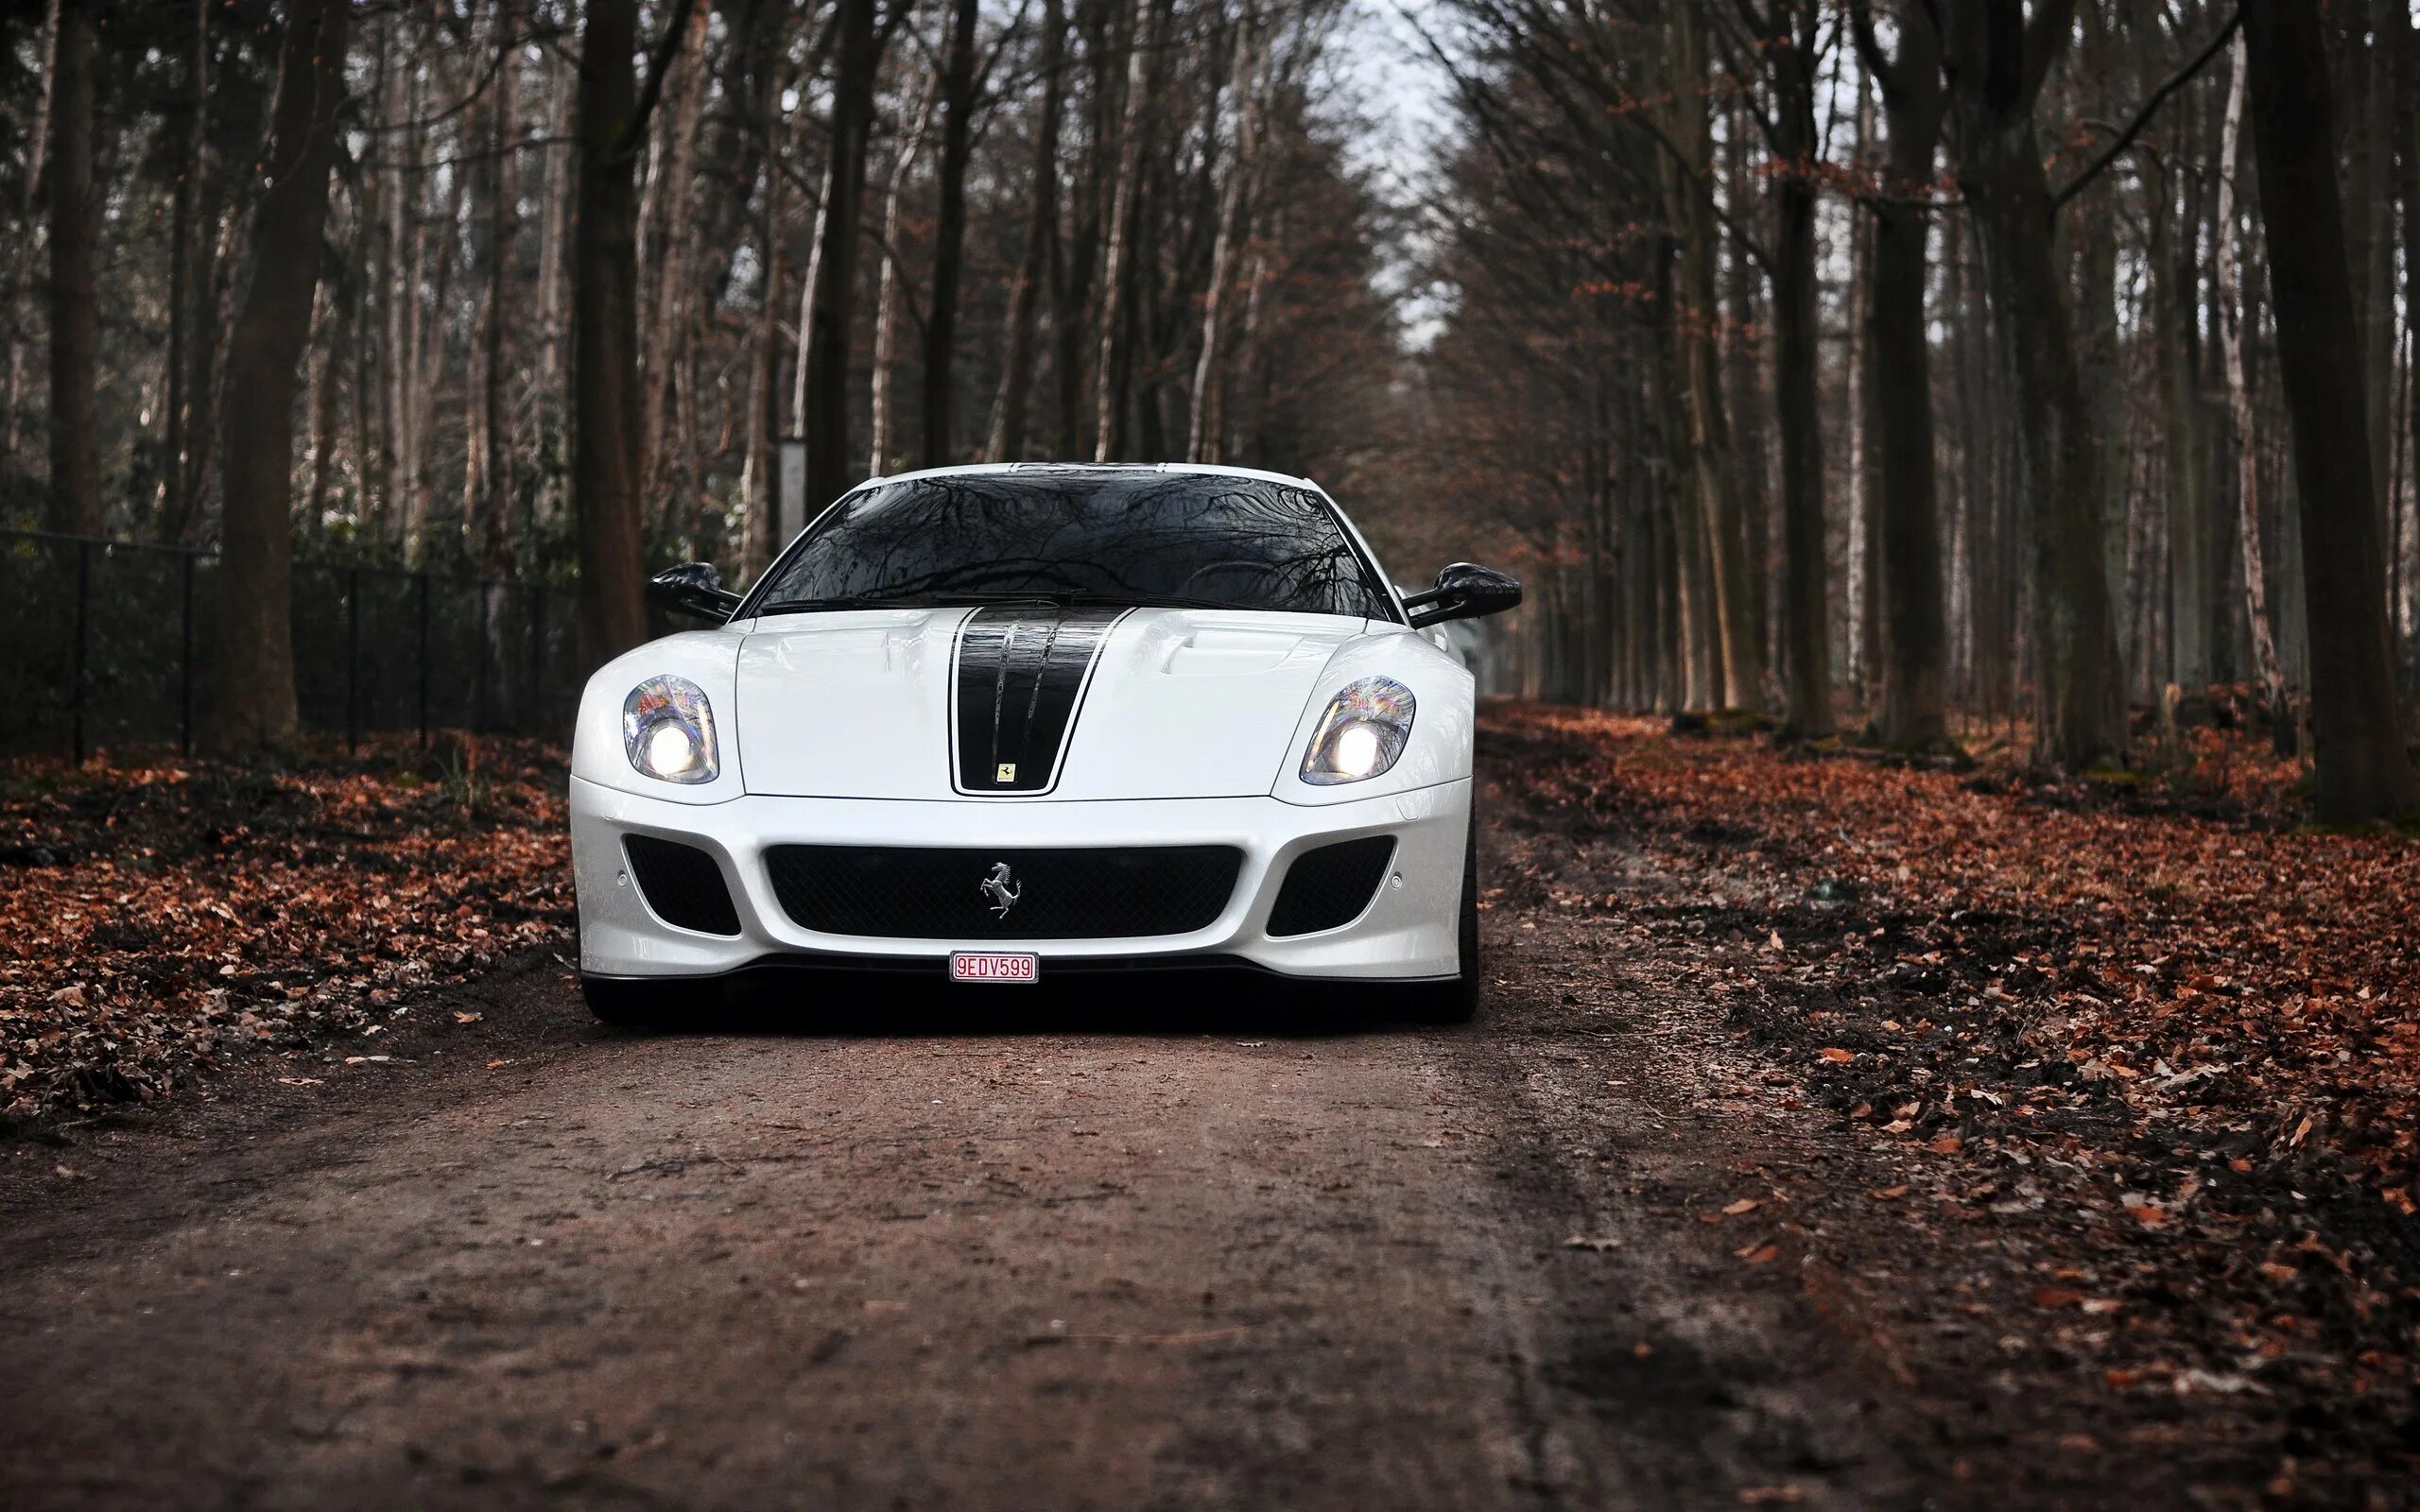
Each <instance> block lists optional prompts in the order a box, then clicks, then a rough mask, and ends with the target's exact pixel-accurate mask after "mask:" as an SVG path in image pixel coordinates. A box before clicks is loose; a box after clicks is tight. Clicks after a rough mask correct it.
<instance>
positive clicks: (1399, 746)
mask: <svg viewBox="0 0 2420 1512" xmlns="http://www.w3.org/2000/svg"><path fill="white" fill-rule="evenodd" d="M1416 707H1417V704H1416V703H1415V701H1414V699H1413V698H1412V696H1411V690H1410V689H1409V688H1407V687H1405V686H1404V685H1403V684H1402V683H1400V682H1397V681H1396V680H1395V679H1392V678H1363V679H1361V680H1360V681H1358V682H1356V683H1352V684H1350V685H1348V686H1347V687H1346V688H1345V689H1344V690H1343V691H1342V692H1340V693H1339V694H1338V695H1337V696H1335V697H1333V698H1330V699H1329V700H1328V701H1327V711H1326V712H1325V713H1322V714H1321V715H1320V722H1319V724H1318V725H1317V726H1315V727H1313V729H1312V730H1311V744H1310V748H1309V749H1307V750H1305V751H1304V752H1303V781H1304V782H1308V783H1310V784H1311V785H1313V786H1314V787H1333V786H1335V785H1336V784H1338V783H1340V782H1364V781H1367V780H1368V779H1370V778H1373V777H1377V776H1380V775H1382V774H1383V773H1385V772H1386V771H1387V770H1388V769H1389V768H1391V767H1392V766H1393V765H1394V764H1395V759H1396V758H1397V757H1399V756H1401V755H1402V754H1403V748H1404V747H1405V746H1407V745H1409V743H1410V741H1411V716H1412V713H1413V711H1414V709H1415V708H1416Z"/></svg>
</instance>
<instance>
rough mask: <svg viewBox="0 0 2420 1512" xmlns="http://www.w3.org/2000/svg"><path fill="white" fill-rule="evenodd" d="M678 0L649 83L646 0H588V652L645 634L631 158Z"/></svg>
mask: <svg viewBox="0 0 2420 1512" xmlns="http://www.w3.org/2000/svg"><path fill="white" fill-rule="evenodd" d="M689 6H690V0H674V4H673V7H672V14H671V15H670V16H669V17H668V18H667V19H666V23H665V32H664V39H663V41H662V42H660V43H658V44H657V46H656V49H655V54H654V57H653V58H652V59H651V60H650V62H649V67H648V77H647V83H646V85H645V86H644V88H642V87H641V86H640V85H639V84H638V82H637V77H636V74H635V72H634V70H635V66H636V65H635V56H636V54H637V51H638V0H589V5H588V18H587V26H586V27H585V29H584V30H583V31H582V33H581V36H580V49H579V116H578V126H577V128H576V132H577V138H578V140H577V144H576V150H577V151H578V153H579V160H578V168H577V188H576V191H575V198H577V199H578V201H579V213H578V215H577V216H576V217H575V226H574V230H573V233H572V252H571V285H572V287H571V302H572V424H571V429H572V462H571V491H572V507H573V508H574V510H575V511H576V512H577V514H578V517H579V634H580V646H581V651H582V654H583V655H584V656H585V657H586V659H587V660H588V662H589V663H590V664H591V665H594V664H596V663H598V662H605V661H608V660H610V659H612V658H613V657H615V656H618V655H620V654H621V653H622V652H624V651H627V650H629V649H630V648H631V646H634V645H636V644H639V643H640V642H641V641H644V640H646V639H647V606H646V600H645V596H644V595H645V593H646V576H647V562H646V557H645V552H644V547H643V544H642V541H641V534H640V528H639V524H640V499H639V478H640V465H641V452H640V447H641V444H642V441H641V437H642V431H641V424H640V404H639V392H638V387H639V361H638V197H637V192H636V187H635V185H634V184H633V182H632V180H631V169H632V166H633V164H634V163H636V161H637V158H638V149H639V147H640V146H642V145H643V144H644V143H645V141H646V140H647V123H648V115H649V114H650V113H651V112H653V111H654V109H655V103H656V101H657V100H658V99H660V98H661V97H662V96H663V93H664V81H665V73H666V70H667V69H669V68H670V67H671V66H672V60H673V56H674V51H675V49H677V48H678V47H679V46H680V45H681V39H682V37H683V34H684V33H685V32H686V31H687V29H688V20H689Z"/></svg>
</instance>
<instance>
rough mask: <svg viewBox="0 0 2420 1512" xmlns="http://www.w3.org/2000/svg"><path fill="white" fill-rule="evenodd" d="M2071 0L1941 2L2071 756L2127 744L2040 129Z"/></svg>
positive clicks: (2045, 649)
mask: <svg viewBox="0 0 2420 1512" xmlns="http://www.w3.org/2000/svg"><path fill="white" fill-rule="evenodd" d="M2075 5H2076V0H2040V3H2039V4H2037V5H2035V6H2034V7H2033V9H2032V11H2031V14H2030V15H2029V14H2028V13H2027V10H2026V7H2025V4H2024V0H1935V4H1934V5H1933V7H1932V8H1931V9H1933V10H1934V11H1935V12H1936V14H1937V15H1938V17H1939V33H1940V39H1941V44H1942V58H1943V65H1944V72H1945V76H1946V77H1947V80H1948V85H1949V114H1950V119H1951V122H1952V126H1953V129H1952V130H1951V133H1950V137H1951V140H1952V142H1953V143H1955V144H1956V147H1957V153H1956V157H1957V167H1958V181H1959V187H1960V188H1961V190H1962V192H1963V194H1964V198H1965V201H1966V204H1967V205H1968V207H1969V210H1970V213H1971V214H1972V215H1973V216H1974V221H1975V228H1976V232H1977V235H1978V238H1979V241H1980V242H1981V244H1982V247H1983V254H1984V256H1983V262H1984V276H1985V278H1986V279H1987V280H1988V281H1989V283H1990V285H1991V295H1992V308H1993V313H1994V315H1995V316H1996V318H1997V321H1998V329H1999V333H2000V339H2001V342H2002V344H2003V345H2004V347H2005V348H2006V350H2007V353H2008V356H2009V360H2010V364H2011V367H2012V368H2013V369H2014V380H2015V381H2014V387H2013V392H2011V393H2010V395H2009V400H2010V411H2011V414H2010V418H2011V421H2012V422H2013V424H2014V438H2015V442H2016V461H2017V468H2018V478H2019V492H2020V494H2021V496H2023V497H2024V498H2026V499H2028V500H2029V501H2030V502H2031V510H2032V526H2031V528H2032V541H2031V548H2032V549H2031V559H2032V566H2033V606H2034V615H2033V636H2032V652H2033V662H2034V670H2035V673H2036V677H2037V681H2038V683H2039V703H2040V707H2039V718H2038V719H2037V720H2036V722H2035V736H2034V747H2035V753H2036V754H2037V756H2039V757H2040V758H2042V759H2044V760H2046V761H2048V762H2051V763H2054V764H2056V765H2061V766H2066V767H2069V768H2080V767H2083V766H2088V765H2092V764H2093V763H2095V762H2100V761H2107V760H2110V759H2113V758H2116V757H2119V756H2121V755H2123V754H2124V751H2125V744H2126V739H2125V737H2126V721H2125V680H2124V677H2123V675H2122V672H2121V670H2120V667H2119V663H2118V627H2117V621H2116V618H2115V615H2114V614H2113V612H2112V610H2111V606H2110V599H2109V579H2108V576H2107V573H2106V570H2105V569H2104V567H2103V565H2102V561H2101V540H2102V516H2103V513H2104V508H2103V503H2104V497H2105V493H2104V490H2103V488H2102V485H2101V476H2100V474H2101V455H2100V441H2099V439H2098V433H2097V431H2096V429H2095V426H2094V423H2093V416H2092V413H2091V411H2090V409H2089V407H2088V406H2087V405H2086V404H2085V403H2084V391H2083V369H2082V368H2081V367H2080V365H2079V363H2078V361H2077V356H2076V344H2075V327H2074V324H2073V312H2072V310H2071V308H2070V301H2069V298H2068V294H2067V289H2066V283H2065V282H2064V281H2063V280H2062V279H2061V277H2060V273H2059V267H2058V263H2057V260H2056V258H2055V257H2054V255H2053V238H2052V234H2051V232H2052V226H2051V221H2052V215H2053V214H2054V212H2055V209H2056V206H2055V204H2054V202H2053V200H2052V198H2051V192H2050V183H2049V176H2048V171H2047V170H2046V168H2045V167H2044V165H2043V158H2042V146H2041V140H2040V136H2039V133H2038V132H2037V131H2036V129H2035V126H2034V108H2035V105H2036V104H2037V102H2038V101H2039V100H2040V98H2041V95H2042V86H2043V83H2044V82H2045V80H2046V79H2047V78H2048V76H2049V73H2050V70H2051V68H2052V67H2053V66H2055V65H2056V64H2057V62H2058V60H2059V59H2060V57H2061V55H2062V54H2064V53H2065V52H2066V49H2067V46H2068V44H2069V42H2070V38H2071V34H2072V32H2073V30H2074V25H2075Z"/></svg>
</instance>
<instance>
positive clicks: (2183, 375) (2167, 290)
mask: <svg viewBox="0 0 2420 1512" xmlns="http://www.w3.org/2000/svg"><path fill="white" fill-rule="evenodd" d="M2184 135H2185V133H2180V137H2183V136H2184ZM2182 177H2183V176H2182V175H2181V174H2179V173H2177V172H2175V171H2173V170H2172V169H2170V168H2169V166H2168V165H2167V164H2166V163H2162V164H2161V165H2160V168H2159V170H2158V171H2157V172H2155V173H2154V174H2153V175H2152V178H2151V179H2150V180H2149V182H2150V184H2151V185H2152V192H2153V194H2154V195H2155V196H2156V201H2155V203H2153V204H2152V206H2151V211H2152V214H2151V235H2150V246H2149V248H2148V250H2147V252H2146V254H2145V260H2146V262H2147V264H2148V268H2147V271H2148V272H2149V274H2150V277H2151V280H2152V308H2153V318H2152V329H2153V331H2154V332H2155V333H2156V336H2155V339H2156V341H2157V343H2158V351H2157V355H2156V356H2155V358H2154V359H2153V360H2154V362H2155V364H2156V368H2157V372H2158V377H2159V403H2160V415H2161V420H2162V422H2163V425H2162V432H2163V434H2162V441H2163V443H2164V445H2165V448H2166V449H2165V452H2164V454H2163V456H2164V460H2165V462H2166V464H2167V468H2168V538H2169V551H2170V554H2171V555H2170V569H2169V625H2170V629H2169V648H2170V649H2169V665H2170V667H2171V669H2172V670H2173V673H2174V677H2175V679H2176V681H2177V682H2178V683H2180V684H2181V685H2183V686H2184V687H2186V688H2187V689H2190V690H2194V691H2196V692H2198V691H2199V690H2201V689H2203V688H2206V687H2207V686H2209V684H2210V680H2211V664H2210V611H2211V602H2210V601H2211V579H2212V576H2213V574H2212V563H2211V556H2212V553H2211V551H2210V534H2211V529H2210V527H2211V509H2210V479H2209V473H2208V470H2207V468H2206V467H2205V466H2204V451H2205V449H2206V439H2207V437H2206V434H2205V433H2206V431H2207V426H2206V425H2205V424H2204V421H2203V414H2202V396H2201V392H2200V389H2199V387H2198V386H2199V383H2200V373H2199V372H2198V370H2197V368H2198V364H2197V362H2196V359H2195V345H2196V339H2197V335H2198V332H2197V330H2196V327H2197V325H2198V323H2199V322H2198V318H2197V312H2196V309H2195V300H2196V297H2197V293H2198V289H2199V277H2198V275H2199V259H2198V258H2196V256H2195V255H2194V241H2195V236H2196V225H2195V222H2194V221H2193V220H2192V219H2191V218H2189V217H2188V218H2187V219H2186V220H2185V221H2184V222H2183V231H2184V234H2183V235H2178V234H2176V227H2177V224H2178V221H2177V205H2176V203H2175V199H2176V186H2177V182H2178V180H2180V179H2181V178H2182Z"/></svg>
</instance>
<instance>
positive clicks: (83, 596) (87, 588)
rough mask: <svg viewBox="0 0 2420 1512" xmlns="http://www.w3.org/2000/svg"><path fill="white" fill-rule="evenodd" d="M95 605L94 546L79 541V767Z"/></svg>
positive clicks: (76, 693) (76, 710)
mask: <svg viewBox="0 0 2420 1512" xmlns="http://www.w3.org/2000/svg"><path fill="white" fill-rule="evenodd" d="M92 604H93V543H92V542H91V541H78V542H76V685H75V691H74V692H73V693H72V694H70V695H69V696H70V698H71V699H72V700H73V709H74V716H75V717H74V721H73V722H74V725H75V731H76V734H75V739H76V765H78V766H81V765H84V662H85V659H86V655H87V648H86V646H85V644H84V643H85V640H86V635H87V632H88V631H89V630H90V628H91V626H92V618H93V615H92Z"/></svg>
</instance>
